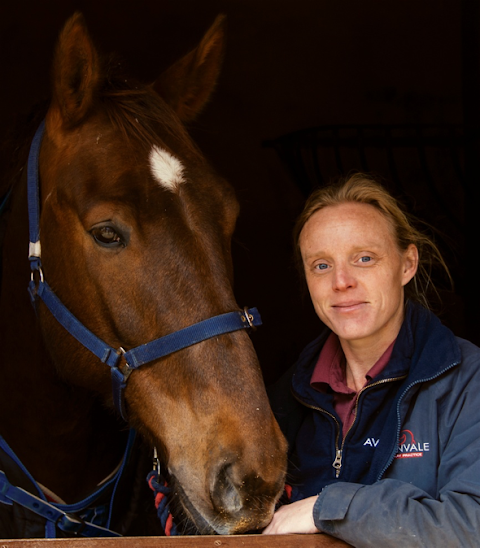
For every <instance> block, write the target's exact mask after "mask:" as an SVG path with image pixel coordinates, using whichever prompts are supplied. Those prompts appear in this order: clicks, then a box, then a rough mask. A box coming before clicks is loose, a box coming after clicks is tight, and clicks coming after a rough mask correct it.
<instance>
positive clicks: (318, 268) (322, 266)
mask: <svg viewBox="0 0 480 548" xmlns="http://www.w3.org/2000/svg"><path fill="white" fill-rule="evenodd" d="M327 268H328V265H327V264H326V263H319V264H317V265H315V269H316V270H326V269H327Z"/></svg>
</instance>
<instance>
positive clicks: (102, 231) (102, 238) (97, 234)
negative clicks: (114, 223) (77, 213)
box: [91, 226, 124, 247]
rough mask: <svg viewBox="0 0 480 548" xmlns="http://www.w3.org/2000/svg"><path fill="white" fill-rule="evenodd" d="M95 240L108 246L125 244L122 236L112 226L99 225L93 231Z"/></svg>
mask: <svg viewBox="0 0 480 548" xmlns="http://www.w3.org/2000/svg"><path fill="white" fill-rule="evenodd" d="M91 234H92V236H93V237H94V238H95V241H96V242H97V243H98V244H100V245H102V246H106V247H117V246H120V245H124V243H123V240H122V237H121V236H120V235H119V234H117V232H115V230H114V229H113V228H112V227H111V226H99V227H97V228H94V229H93V230H92V231H91Z"/></svg>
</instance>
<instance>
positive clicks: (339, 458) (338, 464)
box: [292, 375, 407, 479]
mask: <svg viewBox="0 0 480 548" xmlns="http://www.w3.org/2000/svg"><path fill="white" fill-rule="evenodd" d="M406 377H407V375H402V376H400V377H392V378H390V379H382V380H381V381H376V382H374V383H372V384H368V385H367V386H364V387H363V388H362V389H361V390H360V391H359V392H358V394H357V401H356V403H355V418H354V420H353V422H352V424H351V425H350V428H349V429H348V430H347V432H346V434H345V435H344V436H343V440H342V444H341V446H340V448H339V444H338V442H339V439H340V423H339V422H338V420H337V418H336V417H335V415H333V414H332V413H330V412H328V411H326V410H325V409H322V408H321V407H317V406H315V405H310V404H308V403H305V402H304V401H302V400H301V399H300V397H299V396H297V394H295V392H294V391H293V390H292V393H293V396H294V397H295V399H296V400H297V401H299V402H300V403H301V404H302V405H304V406H305V407H309V408H310V409H315V410H316V411H320V412H321V413H324V414H325V415H328V416H329V417H331V418H332V419H333V420H334V421H335V424H336V427H337V434H336V436H335V460H334V461H333V462H332V467H333V468H335V478H336V479H338V478H339V476H340V472H341V471H342V466H343V448H344V446H345V440H346V439H347V436H348V433H349V432H350V430H351V429H352V428H353V426H354V424H355V421H356V420H357V411H358V401H359V399H360V395H361V394H362V393H363V392H365V391H366V390H368V389H369V388H373V387H374V386H379V385H381V384H386V383H388V382H395V381H400V380H402V379H405V378H406Z"/></svg>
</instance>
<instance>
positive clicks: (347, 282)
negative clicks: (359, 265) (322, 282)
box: [332, 266, 356, 291]
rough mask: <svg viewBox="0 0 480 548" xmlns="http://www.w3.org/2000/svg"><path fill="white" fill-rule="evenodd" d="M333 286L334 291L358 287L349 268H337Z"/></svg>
mask: <svg viewBox="0 0 480 548" xmlns="http://www.w3.org/2000/svg"><path fill="white" fill-rule="evenodd" d="M332 286H333V290H334V291H345V290H347V289H349V288H351V287H355V286H356V280H355V277H354V275H353V273H352V272H351V270H350V269H349V268H348V266H335V268H334V271H333V278H332Z"/></svg>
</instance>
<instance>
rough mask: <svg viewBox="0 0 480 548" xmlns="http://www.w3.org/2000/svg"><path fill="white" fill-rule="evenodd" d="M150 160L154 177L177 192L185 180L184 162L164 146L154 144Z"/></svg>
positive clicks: (165, 186)
mask: <svg viewBox="0 0 480 548" xmlns="http://www.w3.org/2000/svg"><path fill="white" fill-rule="evenodd" d="M149 160H150V168H151V169H152V173H153V176H154V178H155V179H156V180H157V181H158V182H159V183H160V185H161V186H163V187H164V188H165V189H167V190H171V191H172V192H175V191H176V190H177V188H178V186H179V185H181V184H182V183H184V182H185V179H184V178H183V165H182V163H181V162H180V160H178V159H177V158H175V156H172V155H171V154H170V153H169V152H167V151H166V150H163V148H160V147H158V146H157V145H153V147H152V150H151V152H150V157H149Z"/></svg>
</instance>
